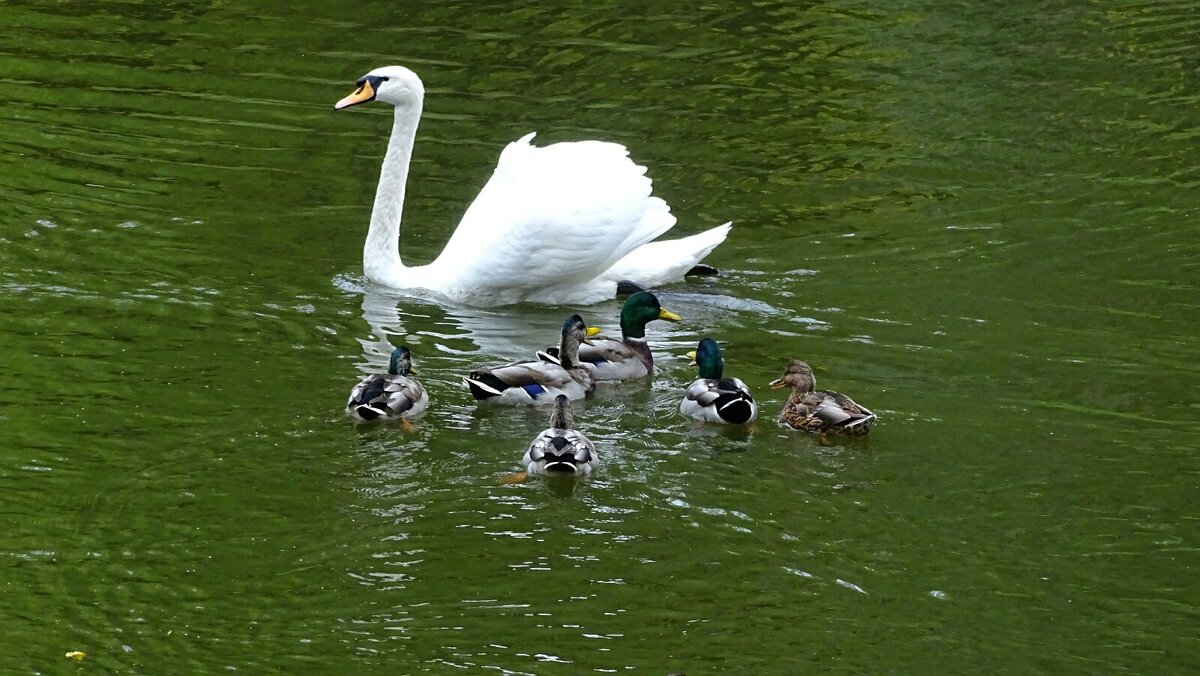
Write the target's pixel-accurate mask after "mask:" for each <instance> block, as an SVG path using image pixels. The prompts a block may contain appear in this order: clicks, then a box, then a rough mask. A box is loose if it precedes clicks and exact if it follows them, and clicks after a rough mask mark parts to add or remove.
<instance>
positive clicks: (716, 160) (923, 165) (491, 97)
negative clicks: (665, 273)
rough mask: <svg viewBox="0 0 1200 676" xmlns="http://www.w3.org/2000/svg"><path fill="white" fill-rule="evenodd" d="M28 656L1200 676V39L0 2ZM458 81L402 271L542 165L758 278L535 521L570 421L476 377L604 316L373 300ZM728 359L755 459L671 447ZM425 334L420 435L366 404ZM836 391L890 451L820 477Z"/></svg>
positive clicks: (680, 16) (1121, 27)
mask: <svg viewBox="0 0 1200 676" xmlns="http://www.w3.org/2000/svg"><path fill="white" fill-rule="evenodd" d="M0 25H4V26H6V27H7V28H6V30H5V31H4V32H3V34H2V35H0V102H2V104H3V105H2V107H0V111H2V113H0V114H2V115H3V124H2V125H0V164H2V165H3V169H2V171H0V336H2V337H3V340H4V342H5V345H6V349H5V350H4V351H3V353H2V356H0V403H2V404H3V407H2V408H0V449H2V451H0V506H2V509H3V517H4V519H3V521H4V525H5V527H4V536H3V538H2V540H0V542H2V544H0V576H2V579H3V589H4V594H3V595H0V617H2V618H3V620H0V627H2V629H3V631H0V662H2V663H3V664H4V665H5V670H11V672H12V673H35V672H46V673H64V672H67V671H69V670H72V669H73V665H72V663H71V661H70V660H69V659H68V658H66V657H64V653H65V652H67V651H72V650H80V651H83V652H85V653H86V657H85V658H84V661H83V662H82V666H83V667H85V668H86V667H91V668H92V670H93V671H94V670H99V671H103V672H106V673H129V674H134V673H146V674H161V673H213V672H220V671H225V670H236V671H244V672H250V673H272V672H278V673H334V672H336V673H414V672H430V673H452V672H454V673H456V672H458V671H467V672H479V671H483V670H496V671H500V672H503V673H536V674H578V673H591V672H599V673H609V672H620V673H624V672H627V671H633V672H638V673H647V674H664V673H667V672H676V671H682V672H686V673H688V674H689V675H690V676H695V675H696V674H703V673H744V674H754V673H789V674H791V673H806V672H808V673H814V672H816V673H819V672H826V671H851V672H860V673H882V672H892V673H897V672H898V673H980V672H984V673H986V672H1010V673H1029V672H1043V673H1069V672H1089V673H1094V672H1136V673H1147V672H1154V671H1165V672H1168V673H1179V672H1184V671H1189V670H1196V669H1200V658H1197V655H1200V634H1198V633H1197V626H1198V622H1200V603H1198V599H1200V583H1198V581H1197V566H1198V565H1200V554H1198V546H1200V544H1198V543H1200V514H1198V512H1197V506H1196V505H1197V488H1198V483H1200V467H1198V463H1197V447H1198V446H1200V424H1198V422H1197V417H1198V413H1200V400H1198V398H1197V392H1198V391H1200V389H1198V387H1200V367H1198V366H1197V360H1196V357H1197V326H1200V321H1198V320H1200V311H1198V308H1200V289H1198V286H1200V269H1198V262H1200V229H1198V227H1197V218H1198V215H1200V197H1198V195H1200V155H1198V152H1197V147H1198V146H1197V144H1198V143H1200V133H1198V132H1197V129H1198V128H1200V113H1198V112H1197V111H1200V70H1198V69H1200V57H1198V52H1197V51H1196V48H1195V47H1196V46H1195V40H1194V36H1195V35H1196V34H1197V30H1200V14H1197V12H1196V11H1195V5H1194V3H1190V2H1166V1H1155V2H1146V3H1117V2H1094V3H1071V2H1057V3H1055V2H1050V3H1031V4H1025V5H1022V6H1007V5H1003V4H997V3H990V2H964V3H953V4H945V3H935V2H904V3H890V4H888V3H885V4H884V5H880V4H879V3H867V2H832V3H823V4H818V3H794V2H758V3H753V4H747V3H735V2H709V3H705V4H704V5H703V8H702V9H696V8H695V7H694V5H693V3H641V4H633V5H629V4H627V3H616V2H608V1H605V0H601V1H599V2H592V3H588V5H587V7H584V8H578V9H573V10H562V9H540V8H538V7H537V6H535V5H531V4H522V5H514V4H511V3H489V4H485V3H472V4H470V5H468V6H465V7H457V8H456V7H451V6H449V5H445V4H443V3H367V4H362V5H361V6H350V5H348V4H347V3H345V2H305V3H301V4H300V5H297V4H294V3H283V2H277V1H266V2H255V3H225V2H190V3H163V2H155V3H149V2H136V1H127V2H115V1H114V2H82V1H80V2H50V1H49V0H43V1H34V2H29V1H27V2H21V1H12V2H6V3H4V4H3V5H0ZM391 63H399V64H404V65H407V66H409V67H411V68H413V69H414V70H416V71H417V72H418V73H420V74H421V76H422V77H423V78H424V80H425V83H426V88H427V99H426V106H425V116H424V119H423V121H422V124H421V129H420V132H419V134H418V139H417V147H416V154H415V158H414V166H413V175H412V180H411V183H410V187H409V198H408V204H407V208H406V211H405V222H406V227H405V230H404V233H403V245H402V250H403V251H404V252H405V255H406V258H407V259H409V260H413V261H418V262H423V261H427V260H430V259H432V258H434V257H435V256H436V255H437V253H438V251H440V249H441V246H442V244H443V243H444V242H445V240H446V239H447V238H448V236H449V233H450V232H451V230H452V228H453V226H454V224H455V223H456V222H457V219H458V218H459V216H460V215H461V214H462V212H463V210H464V209H465V207H466V205H467V204H468V203H469V202H470V200H471V198H472V197H473V195H474V194H475V192H476V191H477V190H478V188H479V187H480V186H481V185H483V183H484V182H485V181H486V179H487V177H488V176H489V175H490V172H491V168H492V167H493V166H494V163H495V161H496V157H497V156H498V154H499V152H500V150H501V149H502V148H503V147H504V144H506V143H508V142H510V141H512V140H515V139H517V138H519V137H520V136H522V135H524V134H525V133H527V132H529V131H537V132H539V136H538V141H539V142H540V143H548V142H553V141H559V140H569V139H577V138H601V139H605V140H611V141H617V142H620V143H623V144H625V145H627V146H628V147H629V148H630V149H631V152H632V156H633V158H634V159H635V160H636V161H638V162H639V163H641V164H645V165H646V166H648V167H649V168H650V171H649V173H650V176H651V177H652V178H653V179H654V181H655V189H656V193H657V194H659V195H661V196H662V197H663V198H665V199H666V200H667V201H668V202H669V203H670V204H671V205H672V207H673V211H674V213H676V214H677V215H678V217H679V221H680V222H679V225H678V226H676V229H675V231H673V232H675V233H678V234H681V235H682V234H691V233H694V232H699V231H700V230H702V229H704V228H707V227H711V226H712V225H714V224H718V223H722V222H725V221H730V220H732V221H734V229H733V232H732V235H731V237H730V239H729V240H728V241H727V242H726V243H725V244H724V245H722V246H721V247H720V248H719V249H718V250H717V251H716V252H715V253H714V254H713V255H712V256H711V257H710V258H709V262H711V263H713V264H714V265H716V266H717V267H719V268H720V269H721V271H722V274H721V275H720V276H718V277H714V278H704V279H698V280H691V281H688V282H686V283H683V284H680V285H677V286H674V287H671V288H667V289H662V290H661V294H660V296H661V298H662V301H663V304H664V305H665V306H666V307H668V308H669V309H671V310H673V311H675V312H677V313H679V314H681V315H682V316H683V318H684V321H683V322H680V323H678V324H669V325H668V324H666V323H665V322H656V323H654V324H652V325H651V328H650V333H649V338H650V344H651V346H652V348H653V350H654V353H655V356H656V358H657V360H658V369H657V372H656V373H655V374H654V375H653V376H652V377H651V378H649V379H647V380H645V381H643V382H635V383H626V384H622V385H615V386H607V387H604V388H602V390H601V392H599V393H598V394H597V395H596V396H595V397H594V398H592V399H590V400H588V401H587V402H583V403H581V404H580V405H577V406H576V413H577V419H578V421H579V423H580V426H581V427H582V428H583V429H585V430H586V431H587V432H588V433H589V434H590V435H591V436H592V438H593V440H595V441H596V443H597V445H598V447H599V449H600V452H601V453H602V455H603V457H604V465H603V467H602V468H601V470H600V472H599V474H598V475H597V476H596V477H595V478H594V479H593V480H591V481H589V482H586V483H583V484H579V485H577V486H568V487H565V488H564V487H563V486H559V485H554V484H547V483H544V482H530V483H525V484H519V485H505V484H502V483H501V482H500V478H501V477H503V476H504V475H505V474H506V473H508V472H512V471H514V470H516V469H517V467H518V463H519V459H520V457H521V454H522V453H523V452H524V449H525V447H526V445H527V444H528V441H529V439H530V438H532V436H533V435H534V434H536V432H537V431H538V430H540V429H541V428H542V427H544V425H545V422H546V417H547V412H546V411H545V410H502V409H498V408H495V407H490V408H487V407H477V406H476V405H475V404H474V402H473V401H472V400H471V398H470V396H469V395H468V393H467V392H466V390H465V388H463V387H462V385H461V384H460V382H459V378H460V376H461V375H462V374H464V373H466V372H467V371H468V370H469V369H470V368H471V367H473V366H475V365H478V364H485V363H495V362H499V361H503V360H507V359H514V358H518V357H523V356H525V355H528V354H530V353H531V352H532V350H533V349H535V348H539V347H542V346H544V345H546V344H548V343H550V342H553V340H554V337H555V335H556V330H557V327H558V326H559V325H560V324H561V322H562V319H563V317H565V316H566V315H567V314H570V313H571V312H575V311H579V312H582V313H583V314H584V315H585V317H586V318H588V320H589V321H590V322H591V323H594V324H598V325H600V326H603V327H605V328H606V329H607V330H609V331H615V330H616V317H617V313H618V310H619V304H618V303H617V302H616V301H613V302H608V303H603V304H600V305H595V306H591V307H586V308H578V307H565V306H564V307H549V308H548V307H544V306H535V305H529V306H517V307H512V308H495V309H487V310H471V309H463V308H455V307H446V306H442V305H438V304H435V303H430V302H427V301H422V300H420V299H414V298H410V297H405V296H400V295H395V294H392V293H389V292H387V291H386V290H384V289H381V288H377V287H374V286H372V285H370V284H369V283H367V282H365V281H364V280H363V278H362V277H361V248H362V238H363V236H364V234H365V231H366V224H367V221H368V218H369V214H370V208H371V200H372V198H373V195H374V190H375V180H376V177H377V174H378V168H379V161H380V158H381V156H382V153H383V150H384V144H385V142H386V135H387V132H388V129H389V128H390V121H391V118H390V112H391V111H390V109H388V108H387V107H386V106H383V105H378V104H377V105H371V106H361V107H358V108H355V109H352V110H351V111H345V112H339V113H336V114H335V113H334V112H333V111H332V104H333V102H334V101H336V100H338V99H339V98H341V97H342V96H344V95H345V94H347V93H348V92H349V91H350V89H351V88H352V86H353V83H354V81H355V79H357V78H358V77H359V76H361V75H362V74H363V73H365V72H366V71H368V70H370V69H371V68H374V67H376V66H380V65H386V64H391ZM705 335H708V336H712V337H714V338H717V339H718V340H720V341H721V343H722V344H723V345H724V348H725V352H726V364H727V372H728V373H729V374H731V375H736V376H738V377H740V378H741V379H743V380H745V381H746V382H747V383H750V384H751V386H752V387H754V388H755V390H756V393H757V395H758V399H759V401H760V405H761V407H762V411H763V414H764V415H763V418H762V419H760V420H759V421H758V422H757V423H756V424H755V425H753V426H752V427H750V428H749V429H747V430H728V429H715V428H713V427H712V426H705V425H702V424H695V423H692V422H690V421H688V420H685V419H683V418H681V417H679V416H678V413H677V410H676V409H677V406H678V401H679V398H680V396H681V392H682V389H683V387H685V386H686V384H687V383H688V382H689V381H690V380H691V379H692V378H693V377H694V371H693V370H692V369H691V368H689V367H688V366H687V360H686V359H685V358H684V357H683V354H684V353H685V352H686V351H688V350H689V349H693V348H694V345H695V342H696V341H697V340H698V339H699V338H700V337H701V336H705ZM399 343H404V344H407V345H409V346H410V347H411V348H412V349H413V351H414V354H415V364H416V367H417V368H418V369H419V370H420V371H421V373H422V378H423V379H424V382H425V383H426V385H427V386H428V388H429V390H430V392H431V396H432V398H433V405H432V407H431V409H430V410H429V412H428V413H427V414H426V415H425V416H424V417H422V418H421V419H419V420H418V421H417V422H416V425H415V430H414V431H406V430H404V429H402V428H401V427H398V426H378V427H355V426H354V425H352V424H350V422H349V421H348V420H347V419H346V418H345V417H344V415H343V413H342V406H343V405H344V402H345V396H346V393H347V392H348V391H349V388H350V386H351V385H352V384H353V382H354V381H355V379H356V378H357V377H358V376H359V375H360V374H362V373H365V372H368V371H371V370H377V369H380V368H381V367H382V366H383V365H384V363H385V354H386V351H387V350H388V349H389V347H388V346H389V345H393V344H399ZM793 357H802V358H804V359H806V360H808V361H809V362H810V363H812V364H813V365H814V367H815V369H816V373H817V377H818V379H819V383H820V385H822V386H825V387H831V388H836V389H838V390H841V391H844V392H847V393H849V394H851V395H852V396H854V397H855V398H856V399H857V400H858V401H859V402H861V403H863V404H865V405H867V406H869V407H871V408H872V409H874V411H875V412H876V413H878V414H879V415H880V421H879V423H878V425H877V426H876V428H875V429H874V431H873V432H872V434H871V436H870V438H869V439H866V440H859V441H841V442H834V443H831V444H822V443H821V442H820V440H818V439H817V438H815V437H812V436H808V435H804V434H798V433H791V432H788V431H785V430H783V429H781V428H779V427H778V426H777V425H776V424H775V422H774V420H773V417H774V415H775V414H776V413H777V412H778V410H779V407H780V405H781V403H782V401H783V398H784V397H783V394H782V393H781V392H776V391H771V390H769V389H767V388H766V383H767V382H768V381H769V380H771V379H773V378H775V377H777V376H778V375H779V374H780V372H781V370H782V368H783V366H784V365H785V364H786V362H787V361H788V360H789V359H791V358H793Z"/></svg>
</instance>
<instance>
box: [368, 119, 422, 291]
mask: <svg viewBox="0 0 1200 676" xmlns="http://www.w3.org/2000/svg"><path fill="white" fill-rule="evenodd" d="M420 121H421V102H420V101H417V102H416V103H414V104H412V105H409V106H404V107H397V108H396V117H395V121H394V122H393V123H392V137H391V139H389V140H388V147H387V154H386V155H384V156H383V167H382V168H381V169H380V170H379V187H377V188H376V189H375V206H374V208H373V209H372V210H371V228H370V230H368V231H367V241H366V244H364V245H363V272H364V273H365V274H366V276H367V278H368V279H372V280H374V281H376V282H379V283H381V284H385V285H387V286H395V287H404V286H408V285H409V284H408V283H407V282H406V280H405V272H406V271H407V270H408V268H405V267H404V263H402V262H401V261H400V216H401V214H402V213H403V212H404V186H405V184H406V183H407V181H408V165H409V162H410V161H411V160H412V150H413V143H414V141H415V140H416V137H417V123H418V122H420Z"/></svg>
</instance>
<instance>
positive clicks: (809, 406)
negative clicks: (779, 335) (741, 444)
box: [771, 359, 876, 436]
mask: <svg viewBox="0 0 1200 676" xmlns="http://www.w3.org/2000/svg"><path fill="white" fill-rule="evenodd" d="M816 385H817V379H816V377H815V376H813V372H812V368H810V367H809V365H808V364H806V363H804V362H802V361H800V360H799V359H793V360H792V361H791V363H789V364H788V365H787V370H785V371H784V373H783V375H782V376H781V377H779V378H776V379H775V380H773V381H771V389H775V390H777V389H780V388H783V387H791V388H792V393H791V394H790V395H788V400H787V402H786V403H785V404H784V405H783V410H782V411H780V412H779V421H780V422H782V423H783V424H785V425H787V426H788V427H790V428H792V429H795V430H804V431H806V432H815V433H817V434H825V433H827V432H828V433H831V434H844V435H849V436H863V435H865V434H867V433H868V432H870V431H871V424H872V423H874V422H875V419H876V416H875V414H874V413H872V412H871V410H870V409H868V408H867V407H866V406H862V405H860V404H858V403H855V401H854V400H853V399H851V398H850V397H847V396H846V395H844V394H842V393H841V392H835V391H833V390H817V389H815V388H816Z"/></svg>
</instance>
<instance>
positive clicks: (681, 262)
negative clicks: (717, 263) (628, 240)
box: [604, 223, 733, 288]
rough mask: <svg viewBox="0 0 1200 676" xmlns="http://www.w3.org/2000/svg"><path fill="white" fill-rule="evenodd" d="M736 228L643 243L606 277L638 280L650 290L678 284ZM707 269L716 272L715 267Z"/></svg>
mask: <svg viewBox="0 0 1200 676" xmlns="http://www.w3.org/2000/svg"><path fill="white" fill-rule="evenodd" d="M732 226H733V224H732V223H725V224H723V225H718V226H717V227H715V228H710V229H708V230H705V231H704V232H701V233H698V234H695V235H691V236H690V237H683V238H681V239H668V240H663V241H656V242H650V243H648V244H643V245H642V246H640V247H638V248H637V249H635V250H634V251H633V252H632V253H629V254H627V255H626V256H625V257H624V258H622V259H621V260H619V261H617V263H616V265H613V266H612V267H611V268H609V269H608V271H607V272H605V273H604V277H605V278H606V279H609V280H612V281H616V282H620V281H621V280H637V283H638V284H641V285H643V286H646V287H650V288H653V287H656V286H661V285H663V284H670V283H673V282H678V281H680V280H682V279H683V278H684V276H685V275H687V274H688V273H689V272H691V271H692V269H693V268H695V267H696V266H697V264H698V263H699V262H700V261H701V260H702V259H703V258H704V257H705V256H707V255H708V254H710V253H712V250H713V249H715V248H717V246H718V245H720V244H721V242H724V241H725V238H726V237H727V236H728V235H729V229H730V228H731V227H732ZM705 268H707V269H710V270H713V271H715V268H712V267H711V266H705ZM702 269H704V268H702ZM709 274H711V273H709Z"/></svg>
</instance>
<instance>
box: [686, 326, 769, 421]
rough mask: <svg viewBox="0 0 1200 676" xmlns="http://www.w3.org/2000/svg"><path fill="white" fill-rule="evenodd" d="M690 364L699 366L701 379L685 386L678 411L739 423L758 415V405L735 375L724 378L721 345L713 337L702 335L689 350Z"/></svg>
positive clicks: (714, 419)
mask: <svg viewBox="0 0 1200 676" xmlns="http://www.w3.org/2000/svg"><path fill="white" fill-rule="evenodd" d="M688 356H690V357H692V358H693V359H694V361H693V362H692V363H694V364H696V365H697V366H699V367H700V378H699V379H697V380H696V381H694V382H693V383H692V384H691V385H689V386H688V388H687V392H686V393H685V394H684V397H683V401H682V402H681V403H680V404H679V412H680V413H683V414H684V415H688V416H691V417H693V418H696V419H697V420H706V421H708V422H715V423H726V424H732V425H742V424H745V423H748V422H751V421H753V420H754V419H755V418H757V417H758V405H757V404H755V403H754V397H753V396H751V394H750V388H749V387H746V383H743V382H742V381H741V380H738V379H737V378H725V377H723V375H724V369H725V362H724V360H723V359H722V357H721V346H720V345H718V344H717V341H715V340H713V339H712V338H705V339H704V340H701V341H700V344H699V345H697V346H696V351H695V352H693V353H690V354H689V355H688Z"/></svg>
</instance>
